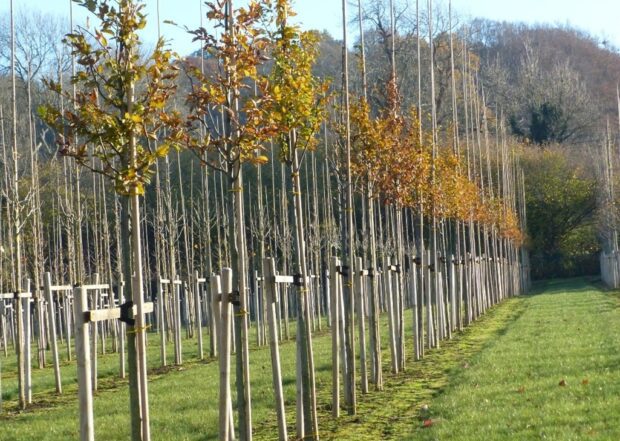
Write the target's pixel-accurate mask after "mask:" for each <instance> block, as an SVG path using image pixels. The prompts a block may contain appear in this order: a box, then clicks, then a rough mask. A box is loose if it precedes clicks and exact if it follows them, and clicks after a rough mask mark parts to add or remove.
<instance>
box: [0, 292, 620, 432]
mask: <svg viewBox="0 0 620 441" xmlns="http://www.w3.org/2000/svg"><path fill="white" fill-rule="evenodd" d="M548 289H549V290H548V291H546V293H544V294H539V295H536V296H531V297H521V298H515V299H510V300H508V301H506V302H504V303H503V304H501V305H499V306H497V307H494V308H492V309H491V310H490V311H488V312H487V314H486V315H485V316H484V317H482V318H481V319H480V320H479V321H477V322H476V323H474V324H473V325H472V326H470V327H469V328H468V329H466V330H465V331H464V332H462V333H460V334H458V335H456V336H455V337H454V338H453V339H452V340H451V341H447V342H442V345H441V348H440V349H438V350H432V351H427V354H426V355H427V356H426V357H425V359H424V360H422V361H420V362H413V361H412V360H409V361H408V363H407V371H406V372H405V373H401V374H399V375H391V374H387V372H389V350H388V349H387V347H386V346H385V343H386V342H387V338H386V337H387V324H386V323H385V322H384V323H383V328H382V333H383V337H384V338H383V343H384V351H383V354H384V358H383V360H384V372H386V374H385V390H384V391H371V393H370V394H368V395H362V394H361V393H359V391H358V414H357V415H355V416H349V415H347V414H346V411H345V410H343V412H342V414H343V416H342V417H341V418H339V419H338V420H334V419H332V418H331V416H330V414H331V408H330V403H331V397H330V391H331V337H330V336H329V334H328V333H326V331H325V330H324V331H323V333H317V334H316V335H315V339H314V350H315V357H316V368H317V388H318V405H319V413H320V428H321V436H322V439H333V440H347V439H350V440H382V439H402V438H404V437H407V435H410V437H411V439H441V440H443V439H458V440H462V439H472V440H482V439H485V440H486V439H507V440H512V439H539V438H540V436H541V432H542V431H543V430H544V431H545V434H547V436H548V437H555V438H556V439H571V438H570V436H573V439H584V437H585V436H590V435H587V434H588V433H591V434H592V435H591V436H590V437H591V438H593V439H596V437H598V439H620V436H617V435H618V426H619V423H616V422H615V421H614V419H613V418H611V416H612V415H613V414H614V412H615V409H618V404H619V403H618V400H620V399H618V398H616V397H618V395H619V394H618V390H617V389H618V387H619V386H618V383H619V382H618V375H617V374H616V373H615V372H614V369H615V367H616V366H618V357H619V355H616V354H620V351H618V349H619V348H618V347H617V346H618V343H616V342H615V340H614V338H613V337H614V336H615V334H617V331H618V330H619V329H618V328H619V327H620V323H619V322H620V319H619V317H618V311H617V310H616V306H617V301H616V299H615V298H614V297H613V296H611V295H610V294H605V293H602V292H600V291H597V290H596V289H595V288H593V287H591V286H587V285H585V284H584V283H581V282H579V283H578V284H577V285H571V286H569V285H550V286H549V287H548ZM569 289H570V290H569ZM567 290H568V291H567ZM554 314H556V315H557V316H554ZM406 319H407V321H408V323H409V324H410V323H411V313H410V312H409V311H407V316H406ZM578 320H580V321H578ZM292 327H293V328H292V332H294V323H292ZM569 331H570V332H569ZM327 332H328V331H327ZM407 336H408V341H407V343H408V346H407V355H408V358H410V357H411V356H412V354H413V348H412V345H413V342H412V338H411V330H410V329H409V330H408V333H407ZM207 341H208V338H205V342H207ZM183 349H184V361H185V363H184V365H183V366H181V367H175V366H172V367H170V368H168V369H165V370H161V369H157V366H158V365H159V346H158V337H157V336H156V335H153V334H151V335H150V345H149V365H150V366H151V372H150V375H149V385H150V408H151V422H152V433H153V439H154V440H168V439H174V440H215V439H217V397H218V375H217V363H216V362H214V360H206V361H199V360H197V359H196V343H195V340H185V341H184V346H183ZM63 354H64V353H63ZM168 354H169V360H171V359H172V355H173V351H172V347H171V346H170V347H169V349H168ZM281 357H282V364H283V373H284V385H285V399H286V404H287V423H288V427H289V433H290V434H294V430H295V429H294V428H295V420H294V407H295V406H294V404H295V403H294V400H295V378H294V372H295V369H294V363H295V354H294V342H292V341H291V342H284V343H283V344H282V346H281ZM0 359H2V362H3V366H2V381H3V383H2V387H3V395H4V397H5V400H8V402H7V401H5V403H4V404H5V411H7V410H8V413H5V414H4V415H2V416H0V425H1V426H2V428H1V432H0V439H2V440H3V441H4V440H7V441H8V440H33V439H37V440H38V439H45V440H66V439H76V438H77V436H78V432H77V415H78V411H77V401H76V394H77V391H76V382H75V366H74V365H73V363H65V364H64V365H63V383H64V389H65V393H64V395H63V396H62V397H57V396H55V394H54V393H53V392H54V384H53V374H52V371H51V368H46V369H45V370H43V371H40V370H38V369H36V368H35V369H34V370H33V375H34V392H35V393H34V402H35V405H34V406H33V407H32V408H30V409H29V410H27V411H26V412H19V411H18V410H17V405H16V404H17V403H16V389H17V385H16V379H15V373H14V372H15V365H14V363H15V362H14V357H9V359H4V358H3V357H1V356H0ZM48 359H49V358H48ZM99 366H100V377H101V379H100V391H98V392H97V393H96V396H95V401H94V402H95V425H96V428H95V430H96V435H97V438H98V439H105V440H127V439H129V416H128V413H129V412H128V393H127V384H126V382H125V381H121V380H119V379H117V378H116V373H117V369H118V355H117V354H106V355H105V356H100V357H99ZM251 375H252V396H253V422H254V430H255V434H256V437H255V438H256V439H257V440H274V439H277V426H276V418H275V413H274V411H273V389H272V386H271V363H270V357H269V350H268V349H267V348H255V347H253V348H252V355H251ZM584 378H588V380H589V384H588V385H582V384H581V381H582V380H583V379H584ZM561 379H565V380H566V382H567V384H568V386H566V387H560V386H558V383H559V381H560V380H561ZM521 387H525V389H524V391H523V393H519V388H521ZM371 389H372V385H371ZM233 392H234V390H233ZM559 399H562V402H561V403H557V402H556V401H558V400H559ZM528 400H530V401H528ZM519 405H521V407H519ZM422 406H429V410H428V411H422V410H421V408H422ZM606 406H607V408H605V407H606ZM580 412H583V414H582V413H580ZM427 413H428V415H427ZM428 418H431V419H432V420H433V421H434V424H433V426H432V427H431V428H422V426H423V420H424V419H428ZM586 420H587V421H588V422H589V427H591V428H584V427H585V425H584V423H583V421H586ZM614 425H615V428H614V427H613V426H614ZM556 426H566V427H564V428H561V427H560V428H559V429H555V427H556ZM577 426H578V427H579V429H577ZM614 430H615V431H614ZM567 434H570V436H568V435H567ZM584 434H586V435H584ZM614 434H615V435H616V436H612V435H614ZM610 436H611V438H610Z"/></svg>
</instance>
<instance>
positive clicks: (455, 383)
mask: <svg viewBox="0 0 620 441" xmlns="http://www.w3.org/2000/svg"><path fill="white" fill-rule="evenodd" d="M521 301H522V302H523V303H522V307H523V313H522V314H521V315H520V316H519V318H518V319H517V320H515V321H514V323H512V324H511V325H510V326H509V327H508V328H507V329H506V332H505V333H504V334H503V335H501V336H499V338H497V339H495V340H494V341H493V342H492V343H491V344H490V345H489V346H487V347H486V348H485V349H484V350H483V351H482V352H480V353H479V354H478V355H477V356H476V357H474V358H473V359H472V360H471V361H470V362H469V364H468V366H467V368H463V369H462V370H461V371H460V372H459V373H457V374H456V375H454V376H453V377H452V378H451V379H450V384H449V385H448V386H447V387H446V388H445V389H444V390H442V391H441V393H439V394H438V395H437V396H436V398H435V399H434V400H433V401H432V402H431V403H430V406H429V408H428V410H427V411H422V412H421V414H420V419H419V421H418V424H416V428H415V429H414V430H413V431H412V432H411V433H410V434H409V436H407V437H405V439H412V440H413V439H416V440H442V441H443V440H459V441H462V440H539V439H550V440H590V439H591V440H620V338H619V337H618V336H619V335H620V302H619V299H618V295H617V293H613V292H604V291H602V290H601V289H599V288H597V287H595V286H593V285H590V284H588V283H587V282H586V281H584V280H572V281H560V282H549V283H546V284H544V285H540V286H539V287H538V289H537V292H536V293H534V295H531V296H525V297H523V298H522V300H521ZM424 422H426V424H425V423H424ZM425 426H426V427H425Z"/></svg>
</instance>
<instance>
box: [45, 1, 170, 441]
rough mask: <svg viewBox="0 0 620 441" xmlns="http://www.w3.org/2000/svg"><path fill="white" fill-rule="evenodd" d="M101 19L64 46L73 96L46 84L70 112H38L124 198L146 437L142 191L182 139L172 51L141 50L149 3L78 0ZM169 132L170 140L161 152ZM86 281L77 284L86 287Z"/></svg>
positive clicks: (126, 268) (139, 425) (137, 397)
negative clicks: (72, 66)
mask: <svg viewBox="0 0 620 441" xmlns="http://www.w3.org/2000/svg"><path fill="white" fill-rule="evenodd" d="M77 3H78V4H79V5H80V6H83V7H84V8H86V9H87V10H88V11H89V12H90V13H91V14H93V15H94V16H95V17H96V18H97V19H98V20H99V26H98V27H97V28H95V29H94V30H88V29H85V28H78V29H77V30H76V31H74V32H73V33H71V34H68V35H67V36H66V39H65V43H66V44H67V45H68V46H69V47H70V49H71V51H72V53H73V55H74V56H75V57H77V63H78V65H79V66H80V67H81V69H80V70H79V71H77V72H76V73H75V75H73V77H72V84H73V85H74V86H76V89H77V90H76V93H75V94H72V93H70V92H69V91H67V90H65V89H63V86H62V85H61V84H58V83H56V82H54V81H51V80H47V81H46V84H47V86H48V87H49V88H50V89H51V90H52V91H54V92H56V93H57V94H59V95H62V96H63V97H64V99H65V101H67V102H71V103H73V104H74V106H73V107H70V106H67V107H65V110H64V112H62V111H61V109H59V108H57V107H55V106H54V105H51V104H48V105H45V106H43V107H41V109H40V114H41V116H42V118H43V120H44V121H45V122H47V123H48V124H49V125H50V126H52V127H53V128H54V129H55V130H56V133H57V143H58V146H59V151H60V153H61V154H63V155H67V156H71V157H73V158H75V160H76V161H77V162H78V163H79V164H81V165H83V166H84V167H86V168H89V169H91V170H93V171H94V172H97V173H101V174H103V175H105V176H107V177H108V178H110V179H112V180H113V181H114V186H115V190H116V192H117V193H118V194H119V195H121V196H122V199H123V212H122V221H123V222H122V228H121V235H122V240H121V243H122V248H123V272H124V279H125V280H131V289H129V290H126V291H125V292H126V293H127V299H128V301H129V304H132V303H133V304H135V305H136V308H137V315H136V319H135V326H130V329H129V331H128V332H127V335H128V336H129V339H128V345H127V347H128V352H129V357H128V358H129V371H130V403H131V405H130V406H131V417H132V439H134V440H149V439H150V428H149V408H148V383H147V366H146V336H145V331H146V328H147V327H146V325H145V321H144V318H145V317H144V294H143V289H144V282H143V270H142V243H141V232H140V230H141V224H140V197H141V196H144V194H145V186H146V184H147V183H148V182H149V180H150V178H151V176H152V174H153V172H154V170H153V168H154V164H155V162H156V161H157V159H158V158H160V157H164V156H166V155H167V154H168V151H169V149H170V147H171V146H176V145H177V143H176V141H177V140H178V139H179V137H180V133H181V131H180V130H179V128H180V119H179V117H178V115H176V114H175V113H173V112H169V111H168V110H167V109H166V104H167V102H168V101H169V99H170V98H171V96H172V94H173V93H174V91H175V81H174V80H175V78H176V76H177V69H176V68H175V67H174V66H173V65H172V57H173V53H172V52H171V51H170V50H168V49H166V48H165V45H164V42H163V40H161V39H160V40H159V41H158V42H157V45H156V46H155V49H154V50H153V52H152V53H151V54H150V55H148V56H146V57H144V56H142V54H141V53H140V49H141V41H140V38H139V36H138V31H140V30H141V29H143V28H144V27H145V26H146V16H145V14H144V12H143V9H144V3H141V2H139V1H135V0H117V1H108V0H99V1H98V0H79V1H77ZM163 129H167V133H168V135H167V137H166V139H165V140H164V141H163V142H162V143H161V144H160V145H159V146H158V147H156V148H151V143H149V142H148V140H157V139H158V137H159V134H160V132H162V130H163ZM82 282H83V281H81V280H80V281H78V283H82Z"/></svg>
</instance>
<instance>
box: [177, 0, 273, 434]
mask: <svg viewBox="0 0 620 441" xmlns="http://www.w3.org/2000/svg"><path fill="white" fill-rule="evenodd" d="M268 6H269V2H268V1H266V0H256V1H254V0H253V1H250V2H249V5H248V6H247V7H246V8H239V9H234V8H233V2H232V0H220V1H218V2H216V3H208V4H207V7H208V8H209V10H208V12H207V18H209V19H210V20H211V21H212V22H213V23H215V24H216V25H217V26H219V27H223V28H224V30H225V31H224V32H222V33H221V34H220V35H219V36H216V35H214V34H212V33H210V32H209V31H207V30H206V29H205V28H203V27H201V28H199V29H197V30H194V31H190V33H191V34H193V35H194V39H195V40H197V41H200V42H201V43H202V44H203V47H204V51H205V52H206V53H208V54H209V55H211V56H212V57H213V60H214V62H215V64H216V65H215V66H214V69H213V70H210V71H209V70H207V72H206V73H205V72H203V71H201V69H200V68H199V67H197V66H192V65H190V66H189V67H188V70H189V71H190V72H189V74H190V77H191V79H192V91H191V92H190V94H189V96H188V104H189V106H190V114H189V120H188V124H189V125H190V126H191V127H192V128H194V129H198V128H201V127H202V129H203V130H202V131H200V130H193V131H192V132H191V133H189V134H188V135H187V136H186V137H185V143H186V144H187V146H188V147H189V148H190V149H192V150H193V151H194V152H197V153H198V157H199V158H200V160H201V161H202V162H203V163H204V164H206V165H208V166H209V167H211V168H213V169H215V170H218V171H220V172H222V173H223V174H224V175H225V176H226V177H227V184H228V192H227V194H228V200H227V201H226V203H227V207H228V210H229V214H228V220H229V224H228V228H229V240H230V241H231V246H230V250H231V251H232V253H231V254H232V256H231V261H232V262H231V263H234V268H235V271H234V273H233V275H234V281H233V285H234V286H235V287H236V291H237V292H238V293H239V302H238V305H237V308H236V314H235V339H236V347H237V349H238V350H237V403H238V408H239V425H240V428H239V432H240V436H241V439H242V440H250V439H252V415H251V399H250V397H251V394H250V363H249V352H250V351H249V346H248V345H249V337H248V312H247V311H248V308H249V306H248V298H247V289H246V288H247V286H248V285H247V280H246V278H247V263H248V262H247V249H246V224H245V216H244V200H243V193H242V192H243V168H242V165H243V164H244V163H255V164H258V165H260V164H262V163H264V162H266V161H267V157H266V156H264V155H260V154H258V155H257V154H256V152H257V151H261V150H263V146H262V145H263V143H264V142H265V141H267V140H268V139H269V138H270V137H271V136H272V135H273V134H275V125H274V124H273V123H272V122H271V120H270V118H269V117H268V115H267V110H266V108H267V106H268V103H269V101H270V96H269V91H268V86H267V84H268V82H267V77H266V75H265V74H264V73H262V72H261V67H262V65H263V64H264V62H265V61H266V60H267V59H266V57H265V56H264V55H263V54H264V52H265V51H266V49H267V46H268V38H267V35H266V31H265V29H262V28H261V24H262V22H263V21H264V20H265V18H266V12H267V11H268ZM254 90H256V92H257V93H253V92H254ZM226 294H228V293H226Z"/></svg>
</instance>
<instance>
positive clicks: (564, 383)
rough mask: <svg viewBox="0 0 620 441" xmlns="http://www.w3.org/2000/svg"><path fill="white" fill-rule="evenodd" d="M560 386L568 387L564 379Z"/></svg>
mask: <svg viewBox="0 0 620 441" xmlns="http://www.w3.org/2000/svg"><path fill="white" fill-rule="evenodd" d="M558 386H567V384H566V380H564V379H562V381H560V383H559V384H558Z"/></svg>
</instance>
